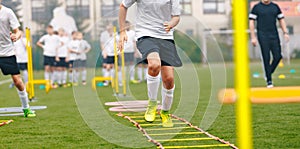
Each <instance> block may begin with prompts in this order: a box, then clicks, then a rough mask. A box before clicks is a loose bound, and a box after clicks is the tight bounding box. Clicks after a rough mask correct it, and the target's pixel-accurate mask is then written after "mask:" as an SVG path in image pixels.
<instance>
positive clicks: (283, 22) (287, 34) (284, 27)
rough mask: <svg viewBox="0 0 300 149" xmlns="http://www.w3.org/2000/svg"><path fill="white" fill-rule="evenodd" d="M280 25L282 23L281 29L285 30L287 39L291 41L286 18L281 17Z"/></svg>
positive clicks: (284, 33)
mask: <svg viewBox="0 0 300 149" xmlns="http://www.w3.org/2000/svg"><path fill="white" fill-rule="evenodd" d="M279 25H280V27H281V29H282V31H283V35H284V38H285V41H286V42H289V40H290V36H289V32H288V30H287V27H286V23H285V20H284V19H280V20H279Z"/></svg>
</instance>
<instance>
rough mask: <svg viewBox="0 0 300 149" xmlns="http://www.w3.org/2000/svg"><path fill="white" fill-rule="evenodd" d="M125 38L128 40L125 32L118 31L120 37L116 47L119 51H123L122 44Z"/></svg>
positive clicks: (125, 40)
mask: <svg viewBox="0 0 300 149" xmlns="http://www.w3.org/2000/svg"><path fill="white" fill-rule="evenodd" d="M127 40H128V36H127V34H126V32H125V31H122V32H121V33H120V39H119V44H118V49H119V51H120V52H122V51H123V49H124V44H125V43H126V42H127Z"/></svg>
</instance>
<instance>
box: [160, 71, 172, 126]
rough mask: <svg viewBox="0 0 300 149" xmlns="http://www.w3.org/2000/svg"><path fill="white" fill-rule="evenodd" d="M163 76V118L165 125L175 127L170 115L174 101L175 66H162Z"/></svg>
mask: <svg viewBox="0 0 300 149" xmlns="http://www.w3.org/2000/svg"><path fill="white" fill-rule="evenodd" d="M161 77H162V82H163V85H162V90H161V96H162V109H161V114H160V116H161V118H162V125H163V127H173V122H172V119H171V117H170V110H171V106H172V103H173V96H174V90H175V84H174V68H173V67H172V66H162V69H161Z"/></svg>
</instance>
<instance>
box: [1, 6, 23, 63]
mask: <svg viewBox="0 0 300 149" xmlns="http://www.w3.org/2000/svg"><path fill="white" fill-rule="evenodd" d="M0 5H1V4H0ZM19 27H20V23H19V21H18V19H17V17H16V15H15V14H14V12H13V11H12V10H11V9H9V8H7V7H5V6H2V8H1V9H0V57H9V56H13V55H15V49H14V45H13V43H12V41H11V39H10V29H17V28H19Z"/></svg>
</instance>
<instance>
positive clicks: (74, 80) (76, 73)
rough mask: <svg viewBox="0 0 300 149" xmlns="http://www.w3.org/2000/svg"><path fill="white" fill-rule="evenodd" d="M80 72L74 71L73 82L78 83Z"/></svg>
mask: <svg viewBox="0 0 300 149" xmlns="http://www.w3.org/2000/svg"><path fill="white" fill-rule="evenodd" d="M78 78H79V71H76V70H75V71H73V82H74V83H78Z"/></svg>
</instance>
